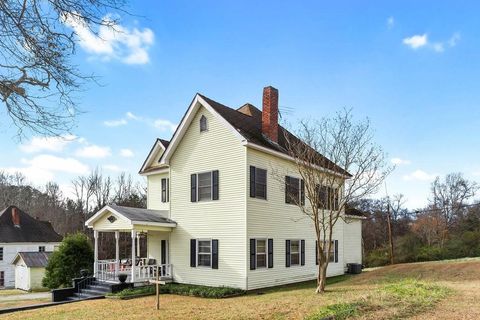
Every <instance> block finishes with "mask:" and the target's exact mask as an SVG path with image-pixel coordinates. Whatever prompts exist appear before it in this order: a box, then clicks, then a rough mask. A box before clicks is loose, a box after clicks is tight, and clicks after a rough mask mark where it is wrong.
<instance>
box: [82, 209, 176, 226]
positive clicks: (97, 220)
mask: <svg viewBox="0 0 480 320" xmlns="http://www.w3.org/2000/svg"><path fill="white" fill-rule="evenodd" d="M112 215H113V216H114V217H115V219H110V216H112ZM168 215H169V212H168V211H167V210H151V209H142V208H132V207H123V206H117V205H107V206H105V207H103V208H102V209H101V210H100V211H98V212H97V213H95V214H94V215H93V216H92V217H91V218H90V219H88V220H87V221H86V222H85V225H86V226H87V227H89V228H93V229H110V230H115V229H135V227H136V226H142V227H145V226H152V227H166V228H175V227H176V226H177V223H176V222H175V221H173V220H171V219H169V218H168ZM107 216H108V217H107ZM117 219H118V220H120V221H117ZM105 220H107V221H109V223H108V224H106V223H105V222H106V221H105Z"/></svg>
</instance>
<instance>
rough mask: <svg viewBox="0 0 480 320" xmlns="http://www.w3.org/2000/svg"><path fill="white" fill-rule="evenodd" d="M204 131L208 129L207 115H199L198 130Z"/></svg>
mask: <svg viewBox="0 0 480 320" xmlns="http://www.w3.org/2000/svg"><path fill="white" fill-rule="evenodd" d="M205 131H208V121H207V117H205V116H204V115H202V116H201V117H200V132H205Z"/></svg>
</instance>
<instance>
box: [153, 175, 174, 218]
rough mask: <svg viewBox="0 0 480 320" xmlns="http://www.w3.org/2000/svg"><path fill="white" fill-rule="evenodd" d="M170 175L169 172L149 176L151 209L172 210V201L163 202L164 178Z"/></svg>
mask: <svg viewBox="0 0 480 320" xmlns="http://www.w3.org/2000/svg"><path fill="white" fill-rule="evenodd" d="M169 176H170V175H169V173H168V172H166V173H159V174H153V175H149V176H147V183H148V185H147V190H148V194H147V202H148V204H147V206H148V208H149V209H153V210H170V202H162V179H165V178H169ZM170 194H171V193H170Z"/></svg>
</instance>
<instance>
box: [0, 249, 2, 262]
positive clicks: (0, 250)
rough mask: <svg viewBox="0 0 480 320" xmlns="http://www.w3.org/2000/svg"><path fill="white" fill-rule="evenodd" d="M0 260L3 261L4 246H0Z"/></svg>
mask: <svg viewBox="0 0 480 320" xmlns="http://www.w3.org/2000/svg"><path fill="white" fill-rule="evenodd" d="M0 261H3V247H0Z"/></svg>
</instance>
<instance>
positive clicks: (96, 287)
mask: <svg viewBox="0 0 480 320" xmlns="http://www.w3.org/2000/svg"><path fill="white" fill-rule="evenodd" d="M85 289H88V290H95V291H100V292H103V293H108V292H112V288H111V287H106V286H99V285H91V286H87V287H86V288H85Z"/></svg>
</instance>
